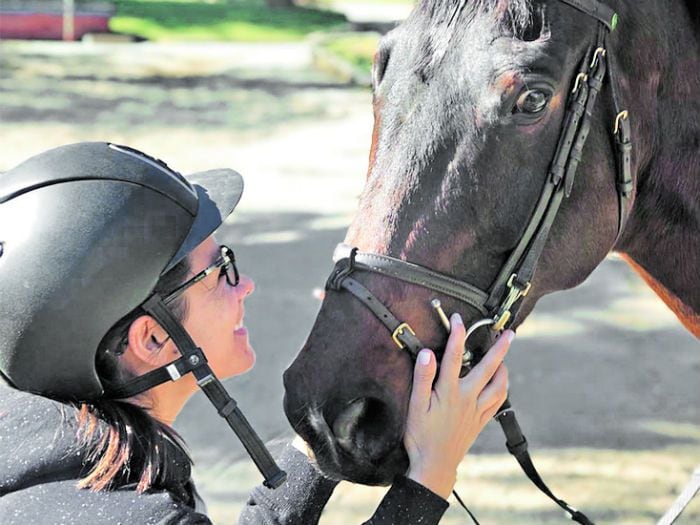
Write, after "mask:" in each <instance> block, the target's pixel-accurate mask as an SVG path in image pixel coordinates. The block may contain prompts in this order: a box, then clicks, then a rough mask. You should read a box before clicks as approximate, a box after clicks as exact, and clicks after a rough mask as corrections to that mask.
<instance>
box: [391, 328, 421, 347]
mask: <svg viewBox="0 0 700 525" xmlns="http://www.w3.org/2000/svg"><path fill="white" fill-rule="evenodd" d="M404 330H408V331H409V333H411V334H412V335H416V333H415V332H414V331H413V328H411V327H410V326H409V324H408V323H401V324H400V325H399V326H397V327H396V330H394V333H393V334H391V338H392V339H393V340H394V342H395V343H396V345H397V346H398V347H399V348H401V349H402V350H403V349H404V348H406V345H405V344H404V343H402V342H401V340H400V339H399V337H401V336H402V335H403V333H404Z"/></svg>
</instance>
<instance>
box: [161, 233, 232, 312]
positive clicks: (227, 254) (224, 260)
mask: <svg viewBox="0 0 700 525" xmlns="http://www.w3.org/2000/svg"><path fill="white" fill-rule="evenodd" d="M219 249H220V250H221V256H220V257H219V258H218V259H217V260H216V261H214V263H213V264H212V265H211V266H208V267H207V268H205V269H204V270H202V271H201V272H199V273H198V274H197V275H195V276H194V277H192V279H190V280H188V281H185V282H184V283H182V284H181V285H180V286H178V287H177V288H175V289H174V290H173V291H172V292H170V293H169V294H168V295H166V296H165V297H164V298H163V301H164V302H165V303H170V302H172V301H174V300H175V299H176V298H177V297H179V296H180V295H182V293H183V292H184V291H185V290H187V289H188V288H189V287H190V286H193V285H195V284H197V283H198V282H199V281H201V280H202V279H204V278H205V277H206V276H207V275H209V274H211V273H212V272H214V271H216V270H219V277H222V276H226V282H227V283H228V284H229V285H230V286H238V283H239V282H240V280H241V278H240V275H239V273H238V268H237V267H236V256H235V254H234V253H233V250H232V249H231V248H229V247H228V246H220V247H219Z"/></svg>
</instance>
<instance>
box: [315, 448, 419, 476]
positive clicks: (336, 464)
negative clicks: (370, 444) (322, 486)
mask: <svg viewBox="0 0 700 525" xmlns="http://www.w3.org/2000/svg"><path fill="white" fill-rule="evenodd" d="M316 466H317V467H318V469H319V470H320V471H321V472H322V473H323V474H324V475H325V476H326V477H329V478H331V479H335V480H338V481H350V482H352V483H360V484H362V485H390V484H391V483H392V482H393V481H394V478H395V477H396V475H397V474H405V473H406V472H407V471H408V466H409V462H408V455H407V454H406V451H405V450H404V448H403V447H401V446H397V447H396V448H395V449H394V450H393V451H392V452H390V453H389V454H388V455H386V456H385V457H384V458H382V459H381V460H379V461H371V462H370V461H362V460H358V459H357V458H355V457H352V456H350V455H349V454H347V453H345V452H344V451H343V450H342V449H339V450H338V451H337V454H336V453H334V454H328V453H326V452H325V451H321V453H320V454H319V455H317V456H316Z"/></svg>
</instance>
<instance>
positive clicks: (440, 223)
mask: <svg viewBox="0 0 700 525" xmlns="http://www.w3.org/2000/svg"><path fill="white" fill-rule="evenodd" d="M572 3H573V4H575V3H576V2H572V1H564V0H423V1H421V2H420V3H419V4H418V5H417V6H416V8H415V10H414V12H413V14H412V15H411V16H410V18H409V19H408V20H407V21H406V22H405V23H404V24H403V25H401V26H399V27H398V28H397V29H395V30H394V31H392V32H391V33H389V34H388V35H387V36H386V37H385V38H384V39H383V40H382V42H381V45H380V49H379V51H378V53H377V56H376V59H375V66H374V114H375V128H374V134H373V142H372V149H371V154H370V165H369V171H368V174H367V181H366V185H365V189H364V192H363V194H362V197H361V200H360V206H359V211H358V212H357V215H356V217H355V219H354V221H353V223H352V225H351V227H350V229H349V231H348V233H347V236H346V238H345V244H347V245H350V246H353V247H357V248H359V250H360V251H361V252H371V253H375V254H382V255H387V256H391V257H393V258H394V259H399V260H402V261H410V262H413V263H416V264H418V265H421V266H423V267H426V268H430V269H433V270H435V271H437V272H440V273H441V274H446V275H450V276H454V277H455V278H456V279H459V280H461V281H465V282H467V283H470V284H472V285H474V286H475V287H477V288H478V289H481V290H489V287H491V286H492V284H493V283H494V281H495V280H497V278H498V275H499V272H501V270H502V268H503V267H504V265H505V264H506V263H507V261H508V260H509V257H510V256H511V254H512V253H513V251H514V250H516V248H517V247H518V245H519V243H520V241H521V239H522V238H523V236H524V235H525V231H526V229H527V227H528V224H529V223H530V221H531V218H532V217H533V214H535V213H536V211H535V210H536V207H537V205H538V199H540V197H541V195H542V192H543V187H545V186H546V185H547V184H548V181H549V177H550V176H551V173H552V162H553V161H552V159H553V158H555V154H556V153H557V151H558V147H559V146H558V145H559V142H560V138H561V137H562V134H563V132H564V130H565V129H566V126H565V119H566V118H567V114H568V113H567V111H568V109H567V108H568V107H569V106H570V104H569V100H570V99H571V97H572V96H573V95H572V92H573V93H578V91H577V90H578V89H579V84H580V82H589V84H590V86H591V89H593V83H594V81H592V80H587V78H588V76H587V75H585V74H584V75H583V76H581V75H582V73H581V71H582V69H581V68H582V66H586V64H588V63H589V62H591V61H592V62H593V63H595V60H596V58H595V57H593V59H592V55H593V54H594V50H595V49H596V46H597V45H598V43H599V34H600V29H599V28H600V23H599V21H597V20H596V19H595V18H594V17H592V16H590V14H587V13H584V12H582V11H581V10H579V9H577V8H575V6H573V5H572ZM602 3H603V4H605V5H606V6H609V7H610V8H611V9H612V10H614V11H615V12H616V13H617V15H618V18H617V19H616V20H614V23H612V24H609V25H610V26H612V25H616V27H615V28H614V31H613V32H612V33H611V34H610V37H609V39H608V40H607V41H606V52H607V56H608V58H609V62H608V77H607V78H606V80H605V82H604V83H603V84H602V86H598V87H600V93H599V94H598V100H597V105H596V106H595V109H594V111H592V112H591V114H590V115H588V117H587V118H589V124H590V130H589V134H588V138H587V141H586V142H585V147H583V149H582V152H581V155H580V162H579V163H578V175H576V178H575V179H573V178H571V179H568V178H567V184H568V182H569V181H570V182H571V184H572V185H571V187H570V188H567V191H566V193H567V196H566V197H565V198H563V199H562V202H561V206H560V209H559V211H558V213H557V215H556V218H555V220H554V221H553V222H552V224H551V231H549V234H548V236H547V237H546V242H545V243H544V244H543V248H542V251H541V257H539V259H538V261H539V262H538V264H537V268H536V273H535V274H534V278H533V279H532V281H531V285H532V286H531V290H530V292H529V294H528V295H527V296H526V297H525V298H522V297H518V301H519V304H520V306H521V307H520V309H519V310H518V312H517V314H516V315H514V318H513V319H511V320H510V322H511V323H512V324H511V327H513V328H517V326H518V325H520V324H521V323H522V322H523V321H524V320H525V318H526V317H527V315H528V314H529V313H530V312H531V311H532V309H533V307H534V306H535V304H536V303H537V301H538V299H539V298H540V297H542V296H544V295H545V294H548V293H552V292H556V291H559V290H564V289H567V288H571V287H574V286H576V285H578V284H580V283H581V282H582V281H583V280H585V279H586V278H587V277H588V275H589V274H590V273H591V272H592V271H593V269H594V268H595V267H596V266H598V265H599V264H600V263H601V261H602V260H603V259H604V258H605V257H606V255H607V254H608V253H609V252H611V251H616V252H618V253H620V254H621V255H622V256H623V257H624V258H625V260H627V262H628V263H629V264H630V265H631V266H632V267H633V268H634V269H635V270H636V271H637V272H638V273H639V274H641V276H642V277H643V278H644V280H645V281H646V282H647V283H648V284H649V285H650V286H651V287H652V288H653V289H654V291H655V292H656V293H657V294H658V295H660V296H661V298H662V299H663V300H664V301H665V302H666V304H668V306H669V307H670V308H671V309H672V310H673V311H674V312H675V313H676V315H677V316H678V318H679V319H680V321H681V322H682V323H683V325H684V326H685V327H686V328H687V329H688V330H689V331H690V332H691V333H692V334H694V335H695V336H696V337H698V338H700V278H699V275H700V16H699V13H700V4H699V3H698V2H697V0H663V1H661V0H604V1H603V2H602ZM608 29H610V27H609V28H608ZM613 64H614V70H613V68H612V65H613ZM586 67H587V66H586ZM611 78H612V79H613V81H614V82H615V84H616V89H617V91H618V93H617V97H618V98H619V100H620V101H621V102H622V104H623V105H624V108H625V109H626V110H627V111H628V113H627V114H625V116H624V117H623V118H624V119H625V122H627V123H628V125H629V126H628V127H629V130H628V131H629V132H630V136H631V140H632V142H633V147H634V149H633V153H632V154H631V158H629V159H628V168H627V171H628V174H629V177H630V180H629V181H628V184H627V186H628V187H627V190H628V191H627V192H626V195H627V197H626V200H624V201H621V200H620V198H618V197H619V194H620V184H619V182H620V181H619V173H620V170H621V167H620V162H618V161H617V160H616V159H617V157H616V151H615V148H616V144H615V140H614V137H613V138H611V128H612V127H613V123H614V122H615V121H616V117H618V116H619V115H618V114H617V113H618V112H617V108H616V104H615V103H614V99H615V96H614V95H613V93H612V92H611V91H612V84H611V80H610V79H611ZM572 86H573V89H572ZM617 120H618V122H617V123H618V124H619V118H618V119H617ZM577 161H578V159H577ZM623 163H624V162H623ZM621 202H622V204H621ZM621 209H624V213H625V222H626V224H625V225H624V228H621V227H620V226H621V222H620V217H619V213H620V210H621ZM618 234H619V235H618ZM353 277H354V279H356V280H357V281H358V282H361V283H362V284H363V285H364V286H365V287H366V288H367V289H368V290H371V291H372V293H373V294H374V296H376V298H378V300H379V301H381V302H382V303H383V304H384V305H385V306H386V307H387V308H388V310H390V311H391V312H392V313H393V314H394V315H395V316H396V317H397V318H399V319H401V320H402V321H405V322H406V323H408V324H409V325H410V326H411V327H412V329H413V330H414V331H415V333H416V334H418V336H419V337H420V340H421V342H422V343H424V344H425V345H426V346H428V347H430V348H434V349H440V348H442V347H443V345H444V343H445V340H446V334H445V331H444V329H443V328H442V327H441V325H440V323H439V321H438V318H437V316H436V315H435V313H434V312H433V311H432V309H431V306H430V301H431V299H432V298H436V297H437V298H439V299H440V300H441V301H442V304H443V305H444V306H445V310H447V311H448V312H455V311H457V312H460V313H461V314H462V316H463V318H464V319H465V322H466V323H467V324H469V321H474V320H477V319H480V318H481V317H483V316H484V314H483V313H482V312H479V311H478V308H475V307H474V306H472V305H470V304H467V303H466V302H463V301H460V300H457V299H455V298H454V297H451V296H449V295H441V294H439V293H436V292H435V291H433V290H429V289H427V288H425V287H423V286H420V285H416V284H411V283H407V282H404V281H401V280H397V279H394V278H392V277H391V276H387V275H382V274H378V273H373V272H357V273H355V274H354V275H353ZM494 335H495V332H494V331H492V330H491V331H489V330H488V329H485V330H481V331H479V332H478V333H477V334H476V335H475V337H474V339H473V340H470V341H471V342H470V344H471V345H472V347H473V348H474V350H475V351H479V350H481V349H483V348H487V347H488V345H490V344H491V342H492V341H493V338H494ZM412 366H413V365H412V360H411V358H410V354H409V353H408V352H404V351H397V348H396V344H395V342H394V341H392V334H391V332H389V331H388V330H387V329H386V328H385V326H384V325H383V324H382V323H380V322H379V318H378V314H377V313H376V312H373V311H371V310H370V309H369V308H368V307H367V305H366V304H363V303H362V302H361V301H360V300H358V299H357V298H356V297H353V295H351V294H349V293H344V292H342V291H335V290H331V291H329V292H328V293H327V295H326V297H325V300H324V303H323V305H322V307H321V311H320V313H319V315H318V318H317V321H316V324H315V326H314V328H313V330H312V333H311V334H310V336H309V338H308V341H307V343H306V344H305V346H304V347H303V348H302V350H301V351H300V353H299V355H298V356H297V358H296V360H295V361H294V363H293V364H292V365H291V366H290V367H289V369H288V370H287V371H286V373H285V387H286V397H285V410H286V413H287V417H288V418H289V420H290V422H291V424H292V425H293V427H294V429H295V430H296V431H297V432H298V433H299V434H300V435H301V436H302V437H303V438H304V439H306V440H307V441H308V442H309V443H310V445H311V447H312V448H313V450H314V452H315V454H316V457H317V460H318V463H319V465H320V467H321V468H322V469H323V470H324V471H325V472H326V473H327V474H328V475H331V476H334V477H337V478H344V479H349V480H352V481H356V482H362V483H368V484H384V483H388V482H390V481H391V480H392V478H393V475H394V474H395V473H397V472H404V471H405V470H406V468H407V457H406V454H405V451H404V450H403V447H402V436H403V432H404V422H405V418H406V411H407V404H408V398H409V392H410V385H411V374H412Z"/></svg>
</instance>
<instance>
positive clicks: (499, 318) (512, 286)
mask: <svg viewBox="0 0 700 525" xmlns="http://www.w3.org/2000/svg"><path fill="white" fill-rule="evenodd" d="M517 278H518V276H517V274H513V275H511V276H510V279H508V284H507V286H508V290H509V291H508V295H507V296H506V298H505V300H504V301H503V304H502V306H501V307H500V308H499V310H498V314H496V317H494V321H495V322H494V324H493V326H492V327H491V329H492V330H493V331H494V332H500V331H501V330H503V328H505V326H506V324H508V321H510V318H511V315H512V314H511V312H510V309H511V308H512V307H513V305H514V304H515V303H516V302H517V301H518V300H519V299H521V298H523V297H525V296H527V294H529V293H530V289H531V288H532V283H527V284H525V286H524V287H523V286H521V285H520V284H519V283H517V282H516V279H517Z"/></svg>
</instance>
